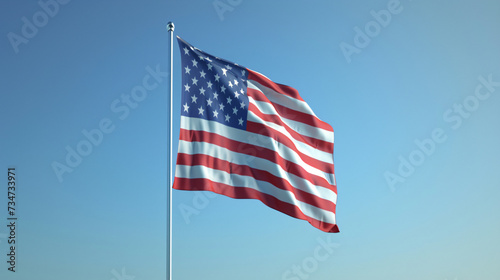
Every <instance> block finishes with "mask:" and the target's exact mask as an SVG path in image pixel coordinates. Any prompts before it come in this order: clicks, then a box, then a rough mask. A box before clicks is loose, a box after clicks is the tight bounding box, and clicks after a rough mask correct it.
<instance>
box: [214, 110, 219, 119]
mask: <svg viewBox="0 0 500 280" xmlns="http://www.w3.org/2000/svg"><path fill="white" fill-rule="evenodd" d="M218 116H219V112H217V110H215V111H214V117H215V118H217V117H218Z"/></svg>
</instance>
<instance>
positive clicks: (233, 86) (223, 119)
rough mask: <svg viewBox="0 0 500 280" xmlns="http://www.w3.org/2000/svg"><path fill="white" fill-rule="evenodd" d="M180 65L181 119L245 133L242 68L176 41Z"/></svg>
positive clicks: (245, 117) (245, 96)
mask: <svg viewBox="0 0 500 280" xmlns="http://www.w3.org/2000/svg"><path fill="white" fill-rule="evenodd" d="M178 41H179V48H180V50H181V61H182V107H181V114H182V115H183V116H188V117H194V118H201V119H205V120H210V121H216V122H219V123H221V124H224V125H227V126H230V127H234V128H239V129H243V130H245V129H246V125H247V115H248V96H247V78H248V71H247V70H246V68H244V67H242V66H239V65H237V64H235V63H233V62H230V61H227V60H224V59H220V58H218V57H215V56H213V55H210V54H207V53H205V52H203V51H201V50H199V49H197V48H195V47H193V46H191V45H189V44H188V43H186V42H185V41H183V40H182V39H180V38H178Z"/></svg>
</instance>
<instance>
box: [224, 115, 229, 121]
mask: <svg viewBox="0 0 500 280" xmlns="http://www.w3.org/2000/svg"><path fill="white" fill-rule="evenodd" d="M225 118H226V122H229V115H227V114H226V116H225Z"/></svg>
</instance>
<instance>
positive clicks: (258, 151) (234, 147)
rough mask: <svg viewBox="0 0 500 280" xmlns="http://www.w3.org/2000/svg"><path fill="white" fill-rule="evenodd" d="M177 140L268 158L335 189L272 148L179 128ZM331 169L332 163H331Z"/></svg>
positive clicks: (302, 175) (293, 171)
mask: <svg viewBox="0 0 500 280" xmlns="http://www.w3.org/2000/svg"><path fill="white" fill-rule="evenodd" d="M179 140H184V141H189V142H206V143H211V144H214V145H217V146H220V147H223V148H226V149H229V150H230V151H233V152H236V153H241V154H246V155H249V156H253V157H258V158H262V159H266V160H269V161H270V162H272V163H275V164H278V165H279V166H281V167H282V168H283V170H285V171H286V172H288V173H290V174H293V175H296V176H298V177H302V178H303V179H305V180H307V181H309V182H310V183H312V184H313V185H316V186H321V187H325V188H328V189H330V190H333V191H335V189H336V187H335V186H333V185H330V183H329V182H328V181H327V180H326V179H325V178H324V177H320V176H317V175H314V174H311V173H309V172H307V171H306V170H305V169H304V168H303V167H302V166H300V165H298V164H296V163H293V162H291V161H288V160H286V159H284V158H282V157H281V156H280V155H279V154H278V153H276V152H275V151H274V150H271V149H268V148H263V147H259V146H254V145H251V144H246V143H243V142H239V141H234V140H231V139H229V138H226V137H223V136H221V135H219V134H215V133H211V132H206V131H190V130H185V129H181V130H180V136H179ZM332 171H333V165H332Z"/></svg>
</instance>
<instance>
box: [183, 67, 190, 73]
mask: <svg viewBox="0 0 500 280" xmlns="http://www.w3.org/2000/svg"><path fill="white" fill-rule="evenodd" d="M184 69H186V74H190V73H189V72H190V71H191V69H189V66H186V68H184Z"/></svg>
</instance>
